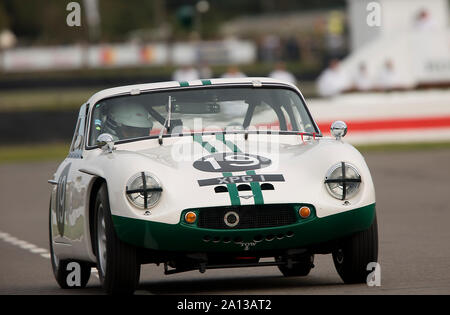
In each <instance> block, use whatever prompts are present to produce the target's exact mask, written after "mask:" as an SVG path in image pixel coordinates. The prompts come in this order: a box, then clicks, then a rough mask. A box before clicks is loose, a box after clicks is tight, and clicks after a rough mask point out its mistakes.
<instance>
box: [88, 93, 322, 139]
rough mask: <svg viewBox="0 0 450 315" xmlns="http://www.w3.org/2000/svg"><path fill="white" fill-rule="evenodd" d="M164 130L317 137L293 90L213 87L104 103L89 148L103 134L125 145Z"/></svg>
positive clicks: (94, 115) (172, 132)
mask: <svg viewBox="0 0 450 315" xmlns="http://www.w3.org/2000/svg"><path fill="white" fill-rule="evenodd" d="M169 104H170V106H169ZM169 108H170V112H171V113H170V120H169V121H166V119H168V117H169ZM165 123H166V124H165ZM164 124H165V126H164ZM161 129H164V130H163V134H164V135H168V134H170V135H177V134H184V133H192V132H209V131H211V132H239V131H244V130H249V131H253V130H255V131H258V132H264V131H280V132H283V131H284V132H296V133H299V132H302V133H318V130H316V127H315V124H314V123H313V121H312V120H311V118H310V115H309V114H308V112H307V110H306V107H305V104H304V103H303V101H302V99H301V98H300V96H299V95H298V94H297V93H296V92H295V91H293V90H291V89H287V88H279V87H277V88H272V87H271V88H252V87H221V88H216V87H209V88H201V89H184V90H172V91H165V92H149V93H143V94H140V95H126V96H118V97H114V98H110V99H105V100H102V101H100V102H99V103H97V104H96V105H95V106H94V109H93V112H92V120H91V124H90V133H89V134H90V137H89V146H94V145H95V142H96V139H97V137H98V136H99V135H100V134H102V133H109V134H111V135H112V136H113V137H114V140H115V141H122V140H132V139H139V138H144V137H145V138H148V137H155V138H157V137H158V135H159V134H160V132H161Z"/></svg>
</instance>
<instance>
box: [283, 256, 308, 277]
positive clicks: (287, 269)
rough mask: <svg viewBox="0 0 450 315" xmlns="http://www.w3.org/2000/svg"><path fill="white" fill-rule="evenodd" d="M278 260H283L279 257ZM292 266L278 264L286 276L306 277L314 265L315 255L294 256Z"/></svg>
mask: <svg viewBox="0 0 450 315" xmlns="http://www.w3.org/2000/svg"><path fill="white" fill-rule="evenodd" d="M277 260H283V258H281V257H279V258H277ZM293 261H294V262H293V263H292V266H287V265H281V266H278V269H280V271H281V273H282V274H283V276H285V277H304V276H307V275H308V274H309V272H310V271H311V269H312V268H313V267H314V255H306V256H305V255H303V256H296V257H294V258H293Z"/></svg>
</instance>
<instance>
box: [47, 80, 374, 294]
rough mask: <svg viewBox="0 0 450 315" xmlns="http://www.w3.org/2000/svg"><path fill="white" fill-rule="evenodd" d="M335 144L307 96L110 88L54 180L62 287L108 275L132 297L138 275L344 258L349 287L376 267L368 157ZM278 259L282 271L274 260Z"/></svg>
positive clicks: (288, 90) (252, 85)
mask: <svg viewBox="0 0 450 315" xmlns="http://www.w3.org/2000/svg"><path fill="white" fill-rule="evenodd" d="M346 131H347V129H346V126H345V124H344V123H343V122H336V123H334V124H333V126H332V133H333V135H334V136H335V138H324V137H322V135H321V132H320V130H319V129H318V127H317V125H316V123H315V122H314V121H313V119H312V117H311V115H310V113H309V111H308V109H307V107H306V105H305V101H304V98H303V96H302V95H301V93H300V91H299V90H298V89H297V88H296V87H295V86H294V85H291V84H288V83H283V82H281V81H277V80H273V79H268V78H242V79H211V80H203V81H200V80H198V81H191V82H175V81H174V82H166V83H155V84H143V85H133V86H125V87H119V88H114V89H108V90H104V91H101V92H99V93H97V94H95V95H94V96H92V97H91V98H90V99H89V100H88V101H87V103H86V104H84V105H83V106H82V107H81V110H80V114H79V117H78V122H77V125H76V130H75V134H74V137H73V142H72V145H71V148H70V152H69V155H68V156H67V158H66V159H65V160H64V161H63V162H62V163H61V165H60V166H59V167H58V170H57V171H56V173H55V175H54V178H53V179H51V180H50V181H49V182H50V183H51V184H53V190H52V193H51V201H50V248H51V256H52V259H51V261H52V266H53V271H54V274H55V277H56V280H57V282H58V283H59V285H60V286H61V287H62V288H68V287H69V285H68V284H67V279H66V278H67V276H68V274H69V272H70V271H71V270H68V269H70V268H67V266H68V264H69V263H71V262H76V263H78V264H79V265H80V270H81V283H80V286H81V287H84V286H85V285H86V284H87V282H88V280H89V277H90V273H91V268H92V267H97V269H98V273H99V278H100V281H101V283H102V285H103V287H104V288H105V290H106V291H107V292H108V293H117V292H121V293H132V292H134V290H135V289H136V286H137V284H138V282H139V275H140V266H141V264H147V263H155V264H163V265H164V272H165V273H166V274H172V273H177V272H183V271H189V270H199V271H200V272H204V271H205V270H207V269H216V268H234V267H256V266H278V268H279V269H280V271H281V272H282V274H283V275H285V276H306V275H307V274H308V273H309V272H310V270H311V268H312V267H313V266H314V265H313V261H314V255H315V254H329V253H332V254H333V258H334V263H335V266H336V269H337V271H338V273H339V275H340V276H341V277H342V279H343V281H344V282H346V283H362V282H366V277H367V275H368V271H367V270H366V267H367V264H368V263H370V262H376V261H377V251H378V239H377V222H376V213H375V192H374V186H373V183H372V178H371V175H370V172H369V169H368V167H367V165H366V163H365V161H364V158H363V157H362V156H361V154H360V153H359V152H358V151H357V150H356V149H355V148H353V147H352V146H351V145H349V144H347V143H345V142H343V141H342V140H341V137H342V136H345V133H346ZM268 257H270V258H273V260H270V259H267V258H268Z"/></svg>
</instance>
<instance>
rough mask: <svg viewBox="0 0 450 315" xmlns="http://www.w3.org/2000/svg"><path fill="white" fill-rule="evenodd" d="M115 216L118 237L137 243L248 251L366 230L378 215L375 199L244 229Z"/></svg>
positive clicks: (170, 248) (187, 249)
mask: <svg viewBox="0 0 450 315" xmlns="http://www.w3.org/2000/svg"><path fill="white" fill-rule="evenodd" d="M112 217H113V222H114V227H115V230H116V233H117V235H118V237H119V239H120V240H122V241H123V242H126V243H129V244H131V245H134V246H137V247H142V248H147V249H153V250H161V251H172V252H206V253H208V252H210V253H217V252H247V253H248V252H257V251H268V250H274V249H276V250H283V249H291V248H300V247H308V246H312V245H315V244H320V243H324V242H328V241H331V240H335V239H339V238H341V237H344V236H346V235H350V234H353V233H355V232H359V231H364V230H366V229H368V228H369V227H370V225H371V224H372V222H373V220H374V218H375V203H374V204H371V205H368V206H365V207H362V208H358V209H354V210H349V211H345V212H342V213H338V214H334V215H330V216H327V217H324V218H318V217H314V218H311V219H309V220H306V221H304V222H303V221H299V222H298V223H295V224H291V225H286V226H282V227H272V228H258V229H241V230H236V229H233V230H215V229H203V228H196V227H195V228H194V227H191V226H187V225H186V224H184V223H178V224H166V223H158V222H151V221H146V220H139V219H132V218H126V217H121V216H116V215H113V216H112ZM205 236H209V241H205ZM272 236H273V239H271V238H272ZM270 239H271V240H270Z"/></svg>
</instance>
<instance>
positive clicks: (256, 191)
mask: <svg viewBox="0 0 450 315" xmlns="http://www.w3.org/2000/svg"><path fill="white" fill-rule="evenodd" d="M216 138H217V140H219V141H222V142H223V143H224V144H225V145H226V146H227V147H228V148H230V149H231V150H232V151H233V152H236V153H242V151H241V150H240V149H239V147H238V146H237V145H236V144H234V143H233V142H231V141H229V140H225V134H224V133H222V134H217V135H216ZM246 173H247V175H256V172H255V171H247V172H246ZM250 187H251V188H252V193H253V199H254V200H255V204H256V205H262V204H264V197H263V195H262V190H261V186H260V184H259V183H258V182H251V183H250Z"/></svg>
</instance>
